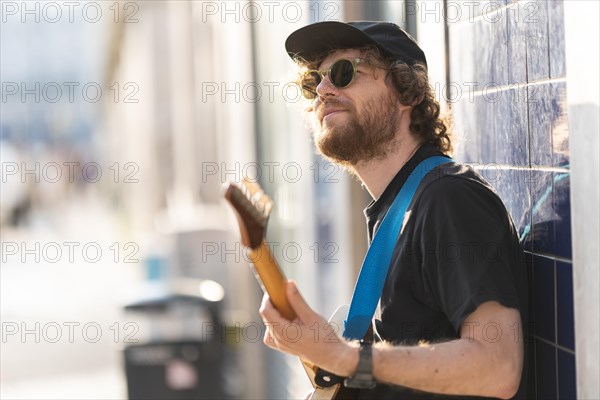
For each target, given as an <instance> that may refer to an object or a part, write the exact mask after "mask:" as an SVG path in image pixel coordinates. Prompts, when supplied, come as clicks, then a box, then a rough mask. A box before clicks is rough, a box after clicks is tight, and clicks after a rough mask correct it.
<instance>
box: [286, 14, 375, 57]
mask: <svg viewBox="0 0 600 400" xmlns="http://www.w3.org/2000/svg"><path fill="white" fill-rule="evenodd" d="M366 45H376V46H378V44H377V42H375V41H374V40H373V39H371V38H370V37H369V36H368V35H366V34H365V33H363V32H362V31H361V30H360V29H357V28H355V27H353V26H351V25H348V24H345V23H342V22H337V21H325V22H318V23H315V24H312V25H307V26H305V27H303V28H300V29H298V30H297V31H295V32H293V33H292V34H291V35H290V36H288V38H287V40H286V41H285V49H286V50H287V52H288V54H289V56H290V57H291V58H292V59H296V58H301V59H303V60H306V61H312V60H314V59H316V58H317V57H319V56H321V55H323V54H325V53H327V52H329V51H331V50H335V49H344V48H352V47H359V46H366Z"/></svg>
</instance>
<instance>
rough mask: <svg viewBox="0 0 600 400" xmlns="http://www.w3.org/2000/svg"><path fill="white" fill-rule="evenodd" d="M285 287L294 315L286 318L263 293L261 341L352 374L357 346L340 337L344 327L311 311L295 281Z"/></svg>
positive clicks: (348, 374)
mask: <svg viewBox="0 0 600 400" xmlns="http://www.w3.org/2000/svg"><path fill="white" fill-rule="evenodd" d="M286 290H287V291H286V295H287V299H288V302H289V303H290V306H291V307H292V308H293V309H294V311H295V312H296V315H297V317H296V319H295V320H293V321H289V320H287V319H285V318H284V317H283V316H282V315H281V314H280V313H279V311H277V309H276V308H275V307H274V306H273V304H272V303H271V301H270V300H269V296H268V295H267V294H265V296H264V297H263V301H262V304H261V307H260V315H261V316H262V319H263V321H264V323H265V325H266V327H267V329H266V332H265V337H264V340H263V341H264V343H265V344H266V345H267V346H269V347H271V348H273V349H276V350H279V351H282V352H285V353H288V354H293V355H295V356H298V357H300V358H301V359H302V360H304V361H307V362H309V363H311V364H314V365H316V366H318V367H320V368H322V369H324V370H326V371H329V372H332V373H334V374H336V375H340V376H350V375H352V374H353V373H354V371H355V370H356V367H357V365H358V346H356V345H354V344H353V343H349V342H347V341H346V340H344V339H343V338H341V329H342V328H343V327H341V326H332V325H330V324H329V323H328V322H327V320H325V319H324V318H323V317H322V316H320V315H319V314H317V313H316V312H314V311H313V309H312V308H310V306H309V305H308V304H307V303H306V301H305V300H304V298H303V297H302V295H301V294H300V292H299V291H298V288H297V287H296V284H295V283H294V282H292V281H289V282H288V283H287V288H286ZM338 334H339V335H340V336H338Z"/></svg>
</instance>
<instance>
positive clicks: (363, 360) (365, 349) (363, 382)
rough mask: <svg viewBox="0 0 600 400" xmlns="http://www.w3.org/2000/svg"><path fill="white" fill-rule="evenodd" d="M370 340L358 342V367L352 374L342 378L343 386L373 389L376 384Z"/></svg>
mask: <svg viewBox="0 0 600 400" xmlns="http://www.w3.org/2000/svg"><path fill="white" fill-rule="evenodd" d="M371 345H372V343H371V342H365V341H362V340H361V342H360V349H359V350H358V368H357V369H356V373H355V374H354V376H351V377H349V378H346V379H345V380H344V386H346V387H348V388H352V389H373V388H374V387H375V385H376V383H375V380H374V379H373V348H372V347H371Z"/></svg>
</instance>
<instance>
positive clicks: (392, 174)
mask: <svg viewBox="0 0 600 400" xmlns="http://www.w3.org/2000/svg"><path fill="white" fill-rule="evenodd" d="M286 49H287V51H288V54H290V56H291V57H292V58H293V59H294V60H295V61H296V62H297V63H298V64H299V65H300V66H301V67H302V69H303V73H301V76H300V78H299V85H300V86H301V88H302V90H303V93H304V95H305V96H306V97H307V98H309V99H310V101H311V106H310V107H309V110H308V111H309V114H310V116H311V118H312V120H313V125H314V140H315V143H316V146H317V148H318V150H319V151H320V152H321V153H322V154H323V155H324V156H325V157H327V158H329V159H331V160H333V161H334V162H337V163H339V164H341V165H343V166H344V167H345V168H346V169H347V170H348V171H350V172H351V173H353V174H355V175H356V176H358V177H359V178H360V180H361V181H362V183H363V184H364V186H365V187H366V189H367V190H368V191H369V193H370V194H371V196H372V197H373V199H374V200H373V202H372V203H371V204H370V205H369V206H368V207H367V208H366V210H365V215H366V218H367V225H368V231H369V238H370V239H372V238H373V236H374V233H375V232H376V231H377V229H378V227H379V226H380V224H381V222H382V220H383V218H384V216H385V214H386V212H387V210H388V209H389V207H390V205H391V204H392V202H393V201H394V198H395V197H396V194H397V193H398V192H399V191H400V188H401V187H402V185H403V184H404V182H405V181H406V179H407V177H408V175H409V174H410V173H411V172H412V170H413V169H415V167H416V166H417V165H418V164H419V163H420V162H421V161H422V160H423V159H426V158H427V157H430V156H434V155H438V156H439V155H446V154H448V153H450V152H451V150H452V145H451V140H450V135H449V132H448V128H447V126H446V124H445V123H444V121H443V120H442V119H441V118H440V117H439V104H438V103H437V102H436V100H435V99H434V96H433V93H432V91H431V88H430V86H429V83H428V81H427V62H426V59H425V55H424V54H423V52H422V50H421V49H420V48H419V47H418V45H417V44H416V42H415V41H414V40H413V39H412V38H411V37H410V36H409V35H408V34H406V33H405V32H404V31H402V30H401V29H400V28H399V27H397V26H396V25H394V24H390V23H379V22H354V23H349V24H346V23H341V22H322V23H316V24H312V25H309V26H306V27H304V28H302V29H299V30H298V31H296V32H294V33H292V34H291V35H290V36H289V37H288V39H287V41H286ZM389 246H394V252H393V256H392V261H391V264H390V266H389V271H388V273H387V278H386V281H385V285H384V288H383V293H382V295H381V298H380V303H379V311H380V312H379V314H380V316H378V317H377V319H376V321H375V331H376V336H377V337H378V338H379V339H380V340H378V341H376V342H375V343H373V345H372V346H370V345H368V344H359V343H358V342H357V341H349V340H344V339H340V340H336V341H331V340H326V339H327V337H328V335H329V334H330V333H331V331H330V328H329V327H328V325H327V323H326V321H325V319H324V318H323V317H321V316H320V315H318V314H316V313H315V312H314V311H313V310H312V309H311V308H310V307H309V306H308V305H307V304H306V302H305V301H304V300H303V299H302V297H301V295H300V293H299V292H298V290H297V288H296V286H295V284H294V283H293V282H290V283H288V288H287V289H288V292H287V296H288V299H289V302H290V304H291V306H292V307H293V308H294V310H295V311H296V314H297V315H298V317H297V319H296V320H295V321H287V320H285V319H284V318H283V317H282V316H281V314H279V313H278V311H277V310H276V309H275V308H274V307H273V306H272V304H271V302H270V301H269V298H268V297H267V296H265V298H264V300H263V304H262V306H261V310H260V311H261V315H262V317H263V319H264V321H265V323H266V325H267V331H266V334H265V338H264V342H265V343H266V344H267V345H268V346H270V347H272V348H275V349H278V350H280V351H284V352H286V353H290V354H294V355H297V356H299V357H301V358H302V359H303V360H306V361H309V362H311V363H313V364H314V365H316V366H318V367H320V368H321V369H323V370H325V371H328V372H331V373H333V374H335V375H338V376H341V377H351V379H355V380H356V379H358V378H357V377H356V376H355V375H357V369H358V368H359V365H360V368H361V369H360V374H359V375H360V379H361V380H362V381H365V380H366V381H369V380H371V379H372V380H373V381H374V382H375V383H376V386H375V388H373V389H361V390H358V391H357V392H356V393H355V396H356V398H373V399H385V398H402V399H413V398H415V399H416V398H419V399H421V398H423V399H425V398H437V396H440V398H446V397H448V398H451V397H450V396H457V397H458V398H464V397H467V396H476V397H495V398H505V399H508V398H523V397H525V394H526V393H525V390H526V387H525V379H524V378H523V375H524V373H523V371H524V370H526V368H524V364H525V362H524V360H525V357H524V354H525V349H524V347H525V345H526V343H525V340H524V339H523V338H524V337H526V336H525V333H524V332H523V327H526V326H527V325H526V323H527V306H526V302H527V284H526V270H525V263H524V257H523V251H522V248H521V247H520V244H519V242H518V238H517V234H516V231H515V228H514V225H513V223H512V220H511V217H510V216H509V215H508V213H507V211H506V209H505V207H504V206H503V204H502V202H501V200H500V199H499V198H498V196H497V195H496V194H495V193H494V191H493V189H491V187H490V186H489V185H488V184H487V183H486V182H485V181H484V180H483V179H482V178H481V177H480V176H479V175H478V174H477V173H475V172H474V171H473V170H472V169H470V168H468V167H466V166H464V165H461V164H459V163H456V162H450V163H447V164H443V165H440V166H438V167H436V168H434V169H433V170H432V171H431V172H430V173H429V174H427V175H426V176H425V177H424V178H423V180H422V181H421V183H420V184H419V187H418V189H417V190H416V193H415V195H414V197H413V199H412V202H411V204H410V206H409V208H408V211H407V212H406V214H405V216H404V222H403V226H402V230H401V233H400V235H399V237H398V240H397V242H395V243H389ZM387 267H388V266H387V265H385V266H382V268H387ZM291 322H293V323H294V324H297V326H298V328H299V329H300V330H301V331H300V333H301V334H300V335H299V339H298V336H296V337H295V338H293V339H294V340H288V337H286V335H285V332H286V330H285V327H286V326H288V325H289V324H290V323H291ZM315 327H318V330H315ZM346 382H348V381H346ZM362 383H365V382H362ZM367 383H369V382H367ZM457 397H454V398H457Z"/></svg>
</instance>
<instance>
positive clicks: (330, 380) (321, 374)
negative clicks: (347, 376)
mask: <svg viewBox="0 0 600 400" xmlns="http://www.w3.org/2000/svg"><path fill="white" fill-rule="evenodd" d="M343 381H344V378H343V377H341V376H337V375H336V374H332V373H331V372H327V371H325V370H324V369H321V368H319V369H318V370H317V373H316V374H315V384H316V385H317V386H319V387H322V388H328V387H331V386H333V385H337V384H338V383H342V382H343Z"/></svg>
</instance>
